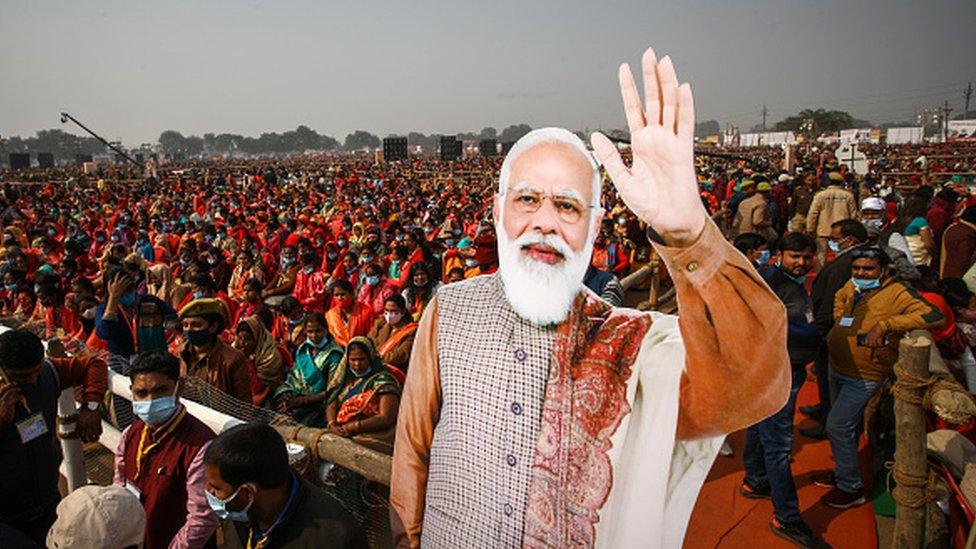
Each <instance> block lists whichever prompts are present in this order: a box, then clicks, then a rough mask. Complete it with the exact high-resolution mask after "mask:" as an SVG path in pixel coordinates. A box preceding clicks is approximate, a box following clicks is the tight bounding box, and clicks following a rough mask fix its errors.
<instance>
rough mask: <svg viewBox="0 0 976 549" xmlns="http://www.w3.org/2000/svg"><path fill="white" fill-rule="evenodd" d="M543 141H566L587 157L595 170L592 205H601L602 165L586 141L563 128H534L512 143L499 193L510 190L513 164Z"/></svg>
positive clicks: (500, 194)
mask: <svg viewBox="0 0 976 549" xmlns="http://www.w3.org/2000/svg"><path fill="white" fill-rule="evenodd" d="M543 143H565V144H567V145H569V146H571V147H573V148H574V149H576V151H577V152H579V153H580V155H581V156H582V157H583V158H585V159H586V161H587V162H588V163H589V165H590V168H591V170H592V172H593V173H592V189H593V193H592V194H593V198H592V199H591V200H590V205H591V206H597V207H598V206H599V205H600V191H601V190H602V180H601V179H600V166H599V164H597V162H596V159H595V158H593V154H592V153H591V152H590V150H589V149H587V148H586V143H583V140H582V139H580V138H579V137H577V136H576V134H574V133H573V132H571V131H569V130H566V129H563V128H539V129H537V130H532V131H530V132H529V133H527V134H525V135H523V136H522V138H521V139H519V140H518V141H516V142H515V144H514V145H512V148H511V150H509V151H508V154H507V155H505V160H504V161H503V162H502V169H501V173H500V174H499V176H498V195H499V196H504V195H505V192H506V191H507V190H508V184H509V178H510V177H511V175H512V164H515V161H516V160H517V159H518V157H519V156H521V155H522V153H524V152H525V151H527V150H529V149H531V148H532V147H534V146H536V145H541V144H543Z"/></svg>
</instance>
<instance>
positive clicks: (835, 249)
mask: <svg viewBox="0 0 976 549" xmlns="http://www.w3.org/2000/svg"><path fill="white" fill-rule="evenodd" d="M827 247H828V248H830V251H832V252H834V253H835V254H839V253H840V244H838V243H837V242H834V241H833V240H828V241H827Z"/></svg>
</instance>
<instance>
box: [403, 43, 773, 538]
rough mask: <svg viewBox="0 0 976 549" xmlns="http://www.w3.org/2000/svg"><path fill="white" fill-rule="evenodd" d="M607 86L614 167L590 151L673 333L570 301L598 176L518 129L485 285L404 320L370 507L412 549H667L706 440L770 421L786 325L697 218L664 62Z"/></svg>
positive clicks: (690, 123)
mask: <svg viewBox="0 0 976 549" xmlns="http://www.w3.org/2000/svg"><path fill="white" fill-rule="evenodd" d="M643 69H644V83H645V95H646V103H645V104H643V105H642V103H641V101H640V97H639V94H638V91H637V85H636V83H635V81H634V77H633V75H632V74H631V71H630V69H629V67H628V66H627V65H622V66H621V67H620V88H621V94H622V96H623V102H624V108H625V112H626V115H627V123H628V126H629V127H630V132H631V139H632V148H633V155H634V160H633V163H632V165H631V166H630V167H627V166H626V165H625V164H624V163H623V161H622V159H621V157H620V154H619V152H618V151H617V149H616V147H615V146H614V145H613V144H612V143H611V142H610V140H609V139H607V137H606V136H604V135H602V134H599V133H596V134H594V135H593V136H592V138H591V143H592V145H593V149H594V151H595V153H596V156H597V158H598V159H599V161H600V163H602V164H603V166H604V167H605V168H606V170H607V171H608V172H609V174H610V176H611V177H612V179H613V183H614V185H615V186H616V188H617V190H618V192H619V193H620V196H621V197H622V198H623V200H624V201H625V202H626V204H627V206H628V207H629V208H630V209H631V210H632V211H633V212H634V213H635V214H636V215H637V216H639V217H640V218H641V219H642V220H643V221H644V222H646V223H647V224H648V225H649V226H650V227H651V228H652V229H653V232H654V234H653V235H652V236H653V239H654V241H655V242H654V245H655V247H656V249H657V251H658V253H659V254H660V255H661V257H662V259H663V260H664V263H665V264H666V265H668V268H669V270H670V272H671V276H672V278H673V279H674V283H675V286H676V290H677V298H678V303H679V307H680V312H681V314H680V317H676V316H669V315H662V314H658V313H646V312H639V311H636V310H632V309H617V308H613V307H611V306H609V305H607V304H606V303H604V302H602V301H600V300H599V298H598V297H597V296H595V295H594V294H593V293H592V292H590V291H588V290H586V289H585V288H584V286H583V276H584V273H585V271H586V267H587V265H588V263H589V259H590V254H591V251H592V248H593V242H594V240H595V238H596V236H597V233H598V231H599V228H600V220H601V218H602V215H603V211H602V209H601V207H600V183H601V180H600V173H599V170H598V166H597V164H596V162H595V161H594V160H593V158H592V156H591V155H590V153H589V151H588V150H587V149H586V146H585V145H584V144H583V142H582V141H580V140H579V139H578V138H577V137H576V136H575V135H573V134H572V133H570V132H568V131H566V130H562V129H556V128H546V129H542V130H536V131H533V132H531V133H529V134H528V135H526V136H525V137H523V138H522V139H520V140H519V141H518V142H517V143H516V144H515V146H514V147H513V148H512V149H511V151H510V152H509V154H508V156H507V157H506V158H505V161H504V164H503V165H502V169H501V175H500V178H499V191H498V195H496V197H495V203H494V218H495V227H496V231H497V233H498V255H499V270H498V272H497V273H496V274H492V275H487V276H479V277H475V278H472V279H470V280H466V281H464V282H460V283H457V284H450V285H448V286H444V287H442V288H441V289H440V290H439V292H438V294H437V296H436V297H435V299H433V300H432V301H431V303H430V305H429V306H428V307H427V309H426V310H425V311H424V314H423V317H422V319H421V321H420V327H419V329H418V332H417V337H416V343H415V346H414V350H413V355H412V357H411V362H410V368H409V375H408V377H407V381H406V384H405V388H404V393H403V399H402V403H401V405H400V414H399V423H398V426H397V436H396V445H395V452H394V458H393V481H392V487H391V494H390V504H391V509H392V514H393V522H394V529H395V531H396V533H397V541H398V543H399V544H400V545H401V546H411V547H416V546H418V545H423V546H424V547H519V546H522V547H568V546H574V547H575V546H600V547H680V546H681V543H682V539H683V536H684V531H685V528H686V526H687V523H688V518H689V516H690V514H691V511H692V508H693V506H694V502H695V499H696V498H697V496H698V492H699V490H700V489H701V485H702V482H703V481H704V479H705V476H706V474H707V472H708V470H709V468H710V467H711V464H712V461H713V460H714V458H715V454H716V452H717V451H718V449H719V446H720V445H721V442H722V440H723V437H724V435H725V434H726V433H729V432H732V431H735V430H737V429H741V428H744V427H746V426H748V425H751V424H753V423H755V422H757V421H759V420H761V419H763V418H765V417H766V416H768V415H770V414H772V413H773V412H775V411H776V410H778V409H780V408H781V407H782V406H783V404H784V403H785V402H786V399H787V396H788V393H789V388H790V370H789V358H788V356H787V351H786V315H785V311H784V308H783V305H782V303H781V302H780V301H779V300H778V299H777V298H776V296H775V295H774V294H773V293H772V292H770V290H769V289H768V287H767V286H766V284H765V283H764V282H763V281H762V279H761V278H760V277H759V275H758V274H757V273H756V272H755V269H753V268H752V266H751V265H750V264H749V261H748V260H747V259H746V258H745V257H743V256H742V254H740V253H739V252H737V251H736V250H735V249H734V248H733V247H732V246H731V245H730V244H729V243H728V242H726V240H725V239H724V238H723V237H722V234H721V233H720V231H719V230H718V228H717V227H716V226H715V225H714V224H713V223H712V222H711V221H710V220H709V219H708V217H707V215H706V213H705V210H704V208H703V206H702V204H701V200H700V199H699V197H698V186H697V182H696V180H695V170H694V161H693V144H694V135H693V134H694V127H695V121H694V118H695V117H694V106H693V103H692V94H691V88H690V86H689V85H688V84H682V85H680V86H679V85H678V80H677V77H676V75H675V72H674V68H673V66H672V64H671V60H670V59H669V58H668V57H665V58H663V59H662V60H661V61H658V60H657V59H656V57H655V55H654V52H653V51H652V50H650V49H649V50H647V52H646V53H645V54H644V58H643Z"/></svg>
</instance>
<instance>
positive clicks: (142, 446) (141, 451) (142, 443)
mask: <svg viewBox="0 0 976 549" xmlns="http://www.w3.org/2000/svg"><path fill="white" fill-rule="evenodd" d="M184 417H186V408H183V409H182V410H180V413H179V415H177V416H176V419H174V420H173V423H170V425H169V427H167V428H166V430H165V431H163V434H161V435H159V438H158V439H157V440H156V442H153V443H152V444H150V445H149V447H148V448H147V447H146V437H147V436H148V434H149V428H150V427H149V424H146V426H145V427H143V429H142V436H141V437H140V438H139V448H138V450H137V451H136V478H135V479H133V480H138V479H139V475H141V474H142V458H144V457H145V456H147V455H148V454H149V452H152V451H153V449H154V448H155V447H156V446H159V443H160V442H162V441H163V439H165V438H166V435H168V434H170V433H172V432H173V430H174V429H176V427H177V426H178V425H179V424H180V422H181V421H183V418H184Z"/></svg>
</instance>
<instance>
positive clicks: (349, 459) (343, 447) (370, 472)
mask: <svg viewBox="0 0 976 549" xmlns="http://www.w3.org/2000/svg"><path fill="white" fill-rule="evenodd" d="M273 427H274V428H275V429H277V430H278V432H279V433H281V436H282V437H283V438H284V439H285V442H294V443H298V444H302V445H304V446H306V447H307V448H309V451H312V452H315V453H316V455H317V456H318V458H319V459H324V460H326V461H329V462H332V463H335V464H336V465H338V466H340V467H343V468H345V469H349V470H350V471H352V472H354V473H358V474H360V475H362V476H364V477H366V478H367V479H369V480H372V481H375V482H379V483H381V484H384V485H386V486H389V485H390V477H391V475H392V470H393V458H392V457H391V456H388V455H386V454H383V453H381V452H377V451H376V450H373V449H370V448H366V447H365V446H360V445H359V444H356V443H355V442H353V441H351V440H349V439H347V438H343V437H340V436H337V435H334V434H332V433H330V432H328V431H326V430H325V429H313V428H311V427H294V426H288V425H274V426H273Z"/></svg>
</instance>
